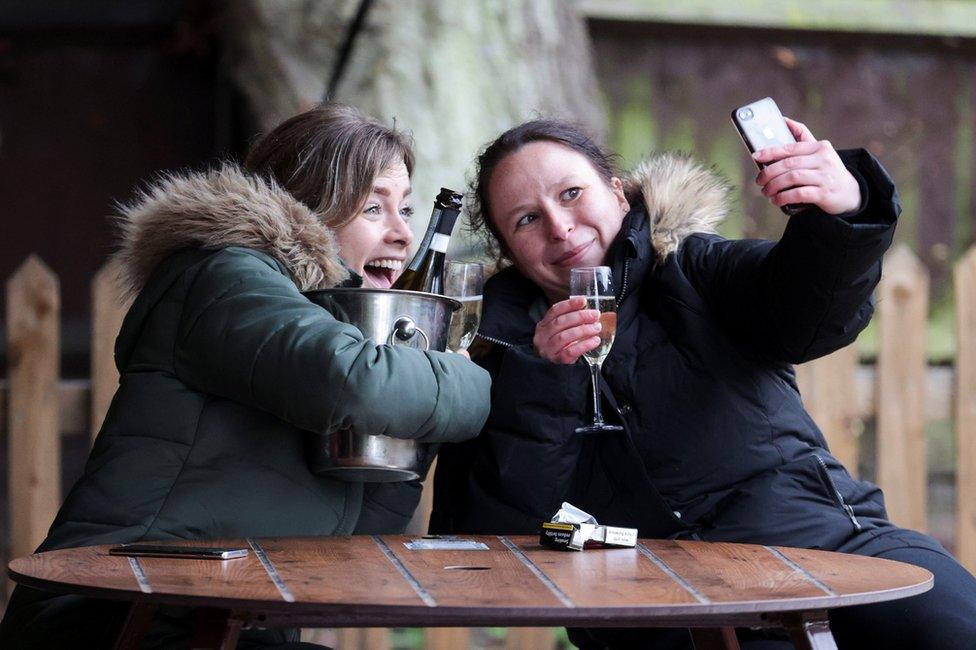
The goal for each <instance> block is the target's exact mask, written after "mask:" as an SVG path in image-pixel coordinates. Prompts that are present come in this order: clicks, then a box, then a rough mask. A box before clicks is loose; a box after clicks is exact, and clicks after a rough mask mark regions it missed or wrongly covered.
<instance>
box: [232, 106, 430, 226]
mask: <svg viewBox="0 0 976 650" xmlns="http://www.w3.org/2000/svg"><path fill="white" fill-rule="evenodd" d="M397 162H403V164H404V165H406V167H407V173H408V174H412V173H413V165H414V155H413V149H412V148H411V143H410V138H409V136H408V135H406V134H405V133H403V132H401V131H398V130H396V129H392V128H389V127H387V126H384V125H383V124H380V123H379V122H378V121H376V120H374V119H373V118H371V117H367V116H366V115H363V114H362V113H361V112H359V111H358V110H357V109H355V108H353V107H352V106H346V105H343V104H335V103H330V104H323V105H320V106H316V107H315V108H313V109H311V110H308V111H305V112H304V113H300V114H298V115H295V116H294V117H291V118H289V119H287V120H285V121H284V122H282V123H281V124H279V125H278V126H277V127H275V129H274V130H272V131H271V132H270V133H268V134H266V135H264V136H263V137H261V138H260V139H259V140H258V141H257V142H255V143H254V145H253V146H252V147H251V150H250V151H249V152H248V154H247V158H246V159H245V161H244V166H245V167H246V168H247V169H248V170H249V171H251V172H254V173H257V174H262V175H267V176H270V177H271V178H272V179H273V180H274V181H275V182H277V183H278V184H279V185H281V186H282V187H284V188H285V189H286V190H288V192H289V193H291V195H292V196H294V197H295V198H296V199H298V200H299V201H301V202H302V203H304V204H305V205H307V206H308V207H309V208H311V209H312V210H314V211H315V212H317V213H318V214H320V215H321V218H322V222H323V223H324V224H325V225H327V226H329V227H330V228H333V229H338V228H341V227H342V226H344V225H346V224H347V223H349V222H350V221H352V220H353V219H354V218H355V217H356V215H357V213H358V212H359V208H360V206H362V205H363V203H364V202H365V201H366V197H368V196H369V193H370V191H371V190H372V187H373V180H374V179H375V178H376V177H377V176H378V175H379V174H381V173H382V172H383V171H385V170H386V169H389V168H390V167H391V166H393V165H395V164H396V163H397Z"/></svg>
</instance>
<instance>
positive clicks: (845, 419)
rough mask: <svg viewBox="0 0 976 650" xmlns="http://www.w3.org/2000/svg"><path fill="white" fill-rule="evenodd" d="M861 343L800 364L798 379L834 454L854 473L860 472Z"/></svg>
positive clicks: (809, 406)
mask: <svg viewBox="0 0 976 650" xmlns="http://www.w3.org/2000/svg"><path fill="white" fill-rule="evenodd" d="M857 363H858V359H857V346H856V345H854V344H851V345H848V346H847V347H845V348H843V349H841V350H837V351H836V352H834V353H833V354H830V355H827V356H826V357H823V358H820V359H816V360H815V361H811V362H809V363H805V364H803V365H801V366H798V367H797V369H796V379H797V382H798V383H799V385H800V394H801V395H803V403H804V405H805V406H806V408H807V410H808V411H809V412H810V416H811V417H812V418H813V420H814V422H816V423H817V426H819V427H820V430H821V431H823V433H824V436H825V437H826V438H827V444H828V445H829V446H830V451H831V453H832V454H833V455H834V456H835V457H836V458H837V460H839V461H840V462H841V463H843V465H844V467H846V468H847V469H848V470H849V471H850V472H851V473H852V474H855V475H856V474H857V462H858V453H857V452H858V450H857V446H858V439H857V427H856V426H855V422H856V421H857V420H858V419H859V412H858V401H857Z"/></svg>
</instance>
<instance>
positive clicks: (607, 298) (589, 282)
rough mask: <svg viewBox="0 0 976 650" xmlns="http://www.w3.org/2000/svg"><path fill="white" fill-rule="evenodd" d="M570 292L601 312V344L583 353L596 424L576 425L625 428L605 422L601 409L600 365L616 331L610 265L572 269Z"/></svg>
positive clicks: (580, 430)
mask: <svg viewBox="0 0 976 650" xmlns="http://www.w3.org/2000/svg"><path fill="white" fill-rule="evenodd" d="M569 295H570V296H571V297H574V298H575V297H582V298H583V299H585V300H586V308H587V309H595V310H597V311H599V312H600V332H599V337H600V344H599V345H597V346H596V347H595V348H593V349H591V350H589V351H588V352H586V353H584V355H583V357H584V358H585V359H586V362H587V363H588V364H589V366H590V381H591V383H592V386H593V423H592V424H590V425H588V426H584V427H579V428H577V429H576V432H577V433H590V432H594V431H621V430H622V429H623V427H620V426H617V425H611V424H606V423H604V421H603V413H602V410H601V408H600V368H601V366H602V365H603V361H604V359H606V358H607V355H608V354H609V353H610V348H611V347H612V346H613V339H614V336H615V335H616V333H617V299H616V297H615V296H614V293H613V283H612V282H611V280H610V267H608V266H587V267H581V268H575V269H572V270H570V273H569Z"/></svg>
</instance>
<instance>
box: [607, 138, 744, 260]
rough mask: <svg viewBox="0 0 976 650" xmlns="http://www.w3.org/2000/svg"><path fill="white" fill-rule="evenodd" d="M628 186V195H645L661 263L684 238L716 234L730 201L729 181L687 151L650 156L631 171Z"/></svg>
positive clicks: (653, 237) (655, 250) (655, 251)
mask: <svg viewBox="0 0 976 650" xmlns="http://www.w3.org/2000/svg"><path fill="white" fill-rule="evenodd" d="M625 185H626V189H627V194H628V196H633V195H634V194H635V193H636V192H637V191H639V192H640V193H641V195H642V196H643V199H644V204H645V206H646V207H647V216H648V221H649V223H650V228H651V245H652V246H653V248H654V253H655V255H656V256H657V259H658V261H659V262H663V261H664V258H666V257H667V256H668V254H670V253H673V252H675V251H676V250H678V246H679V245H680V244H681V241H682V240H683V239H684V238H685V237H688V236H689V235H691V234H693V233H696V232H705V233H714V232H715V227H716V226H717V225H718V224H719V223H720V222H721V221H722V220H723V219H725V217H726V215H727V214H728V210H729V204H730V201H731V197H730V191H731V188H730V186H729V184H728V182H727V181H725V179H723V178H722V177H721V176H720V175H719V174H718V173H717V172H716V171H714V170H712V169H709V168H707V167H705V166H703V165H702V164H701V163H699V162H698V161H696V160H694V159H693V158H692V157H691V156H688V155H686V154H678V153H662V154H657V155H655V156H652V157H651V158H648V159H647V160H645V161H644V162H642V163H640V164H639V165H638V166H637V167H636V168H635V169H634V171H633V172H631V174H630V176H629V177H628V179H627V182H626V184H625Z"/></svg>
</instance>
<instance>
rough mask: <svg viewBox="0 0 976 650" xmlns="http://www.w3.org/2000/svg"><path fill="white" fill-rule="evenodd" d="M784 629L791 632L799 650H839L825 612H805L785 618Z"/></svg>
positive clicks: (791, 636) (794, 643)
mask: <svg viewBox="0 0 976 650" xmlns="http://www.w3.org/2000/svg"><path fill="white" fill-rule="evenodd" d="M783 627H785V628H786V629H787V631H789V633H790V638H791V639H792V640H793V645H794V646H796V648H797V650H837V643H836V642H835V641H834V635H833V634H832V633H831V632H830V624H829V623H828V622H827V612H825V611H816V612H803V613H801V614H799V615H796V616H790V617H784V618H783Z"/></svg>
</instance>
